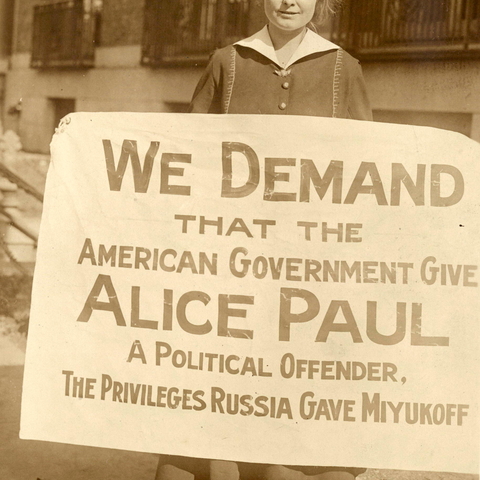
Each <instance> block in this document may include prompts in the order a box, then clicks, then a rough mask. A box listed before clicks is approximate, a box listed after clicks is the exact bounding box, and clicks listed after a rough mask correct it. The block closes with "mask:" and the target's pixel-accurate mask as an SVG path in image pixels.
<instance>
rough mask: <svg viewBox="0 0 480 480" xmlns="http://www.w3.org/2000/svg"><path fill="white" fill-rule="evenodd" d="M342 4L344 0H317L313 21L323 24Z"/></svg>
mask: <svg viewBox="0 0 480 480" xmlns="http://www.w3.org/2000/svg"><path fill="white" fill-rule="evenodd" d="M341 4H342V0H317V4H316V5H315V14H314V15H313V18H312V22H313V23H317V24H322V23H324V22H325V21H326V20H328V18H329V17H330V16H331V15H334V14H335V13H336V12H337V10H338V9H339V7H340V6H341Z"/></svg>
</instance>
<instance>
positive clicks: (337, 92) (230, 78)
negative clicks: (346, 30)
mask: <svg viewBox="0 0 480 480" xmlns="http://www.w3.org/2000/svg"><path fill="white" fill-rule="evenodd" d="M335 3H338V0H264V8H265V13H266V16H267V19H268V24H267V25H266V26H265V27H264V28H263V29H262V30H260V31H259V32H257V33H256V34H254V35H252V36H251V37H249V38H246V39H244V40H240V41H239V42H237V43H235V44H234V45H230V46H227V47H225V48H222V49H219V50H217V51H216V52H215V53H214V54H213V56H212V58H211V60H210V62H209V64H208V67H207V69H206V71H205V73H204V74H203V76H202V78H201V79H200V81H199V83H198V85H197V88H196V90H195V93H194V95H193V99H192V103H191V105H190V111H191V112H193V113H254V114H280V115H313V116H320V117H339V118H353V119H358V120H371V110H370V105H369V102H368V99H367V95H366V90H365V84H364V81H363V76H362V71H361V68H360V65H359V63H358V61H357V60H355V59H354V58H353V57H351V56H350V55H349V54H348V53H346V52H345V51H343V50H342V49H341V48H340V47H338V46H337V45H335V44H333V43H332V42H330V41H328V40H326V39H324V38H322V37H320V36H319V35H317V34H316V33H315V32H314V31H313V30H312V28H314V26H313V23H312V20H315V21H319V20H325V18H326V17H327V16H328V14H329V13H332V12H333V8H334V6H335ZM309 27H310V28H309Z"/></svg>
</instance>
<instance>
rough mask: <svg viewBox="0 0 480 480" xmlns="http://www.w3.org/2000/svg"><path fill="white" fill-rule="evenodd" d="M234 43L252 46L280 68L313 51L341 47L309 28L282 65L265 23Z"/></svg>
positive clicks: (286, 66) (320, 51) (325, 50)
mask: <svg viewBox="0 0 480 480" xmlns="http://www.w3.org/2000/svg"><path fill="white" fill-rule="evenodd" d="M234 45H241V46H242V47H247V48H251V49H253V50H255V51H257V52H258V53H260V54H262V55H263V56H264V57H267V58H268V59H269V60H271V61H272V62H274V63H275V64H276V65H278V66H279V67H280V68H288V67H290V66H291V65H292V64H294V63H295V62H297V61H298V60H300V59H301V58H303V57H306V56H308V55H311V54H312V53H322V52H327V51H329V50H338V49H339V48H340V47H339V46H338V45H335V44H334V43H332V42H330V41H329V40H327V39H325V38H323V37H321V36H320V35H317V34H316V33H315V32H313V31H312V30H310V29H309V28H307V31H306V33H305V36H304V37H303V39H302V41H301V43H300V45H299V46H298V48H297V50H296V51H295V53H294V54H293V55H292V57H291V58H290V60H289V61H288V63H287V65H285V66H282V65H281V64H280V62H279V61H278V58H277V54H276V52H275V49H274V48H273V44H272V39H271V38H270V34H269V33H268V27H267V25H265V26H264V27H263V28H262V29H261V30H260V31H259V32H257V33H254V34H253V35H252V36H251V37H248V38H245V39H243V40H239V41H238V42H236V43H235V44H234Z"/></svg>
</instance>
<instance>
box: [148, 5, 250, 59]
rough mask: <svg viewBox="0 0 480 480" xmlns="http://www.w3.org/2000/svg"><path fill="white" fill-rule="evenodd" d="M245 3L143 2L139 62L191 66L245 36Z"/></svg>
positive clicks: (246, 12) (246, 20) (246, 14)
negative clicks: (142, 28)
mask: <svg viewBox="0 0 480 480" xmlns="http://www.w3.org/2000/svg"><path fill="white" fill-rule="evenodd" d="M249 7H250V2H249V0H146V2H145V30H144V41H143V55H142V63H143V64H145V65H152V66H155V65H162V64H172V63H190V64H195V63H198V62H203V61H206V60H207V59H208V56H209V54H210V53H211V52H212V51H213V50H214V49H215V48H218V47H221V46H224V45H227V44H229V43H232V42H234V41H236V40H239V39H240V38H243V37H245V36H246V35H247V29H248V16H249Z"/></svg>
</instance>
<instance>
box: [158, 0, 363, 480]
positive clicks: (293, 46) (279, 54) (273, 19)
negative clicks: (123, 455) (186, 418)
mask: <svg viewBox="0 0 480 480" xmlns="http://www.w3.org/2000/svg"><path fill="white" fill-rule="evenodd" d="M337 1H338V0H264V7H265V13H266V15H267V18H268V25H267V26H265V27H264V28H263V29H262V30H260V32H258V33H256V34H255V35H252V36H251V37H249V38H247V39H245V40H241V41H239V42H237V43H235V44H234V45H230V46H228V47H225V48H222V49H220V50H217V51H216V52H215V53H214V54H213V56H212V58H211V60H210V62H209V65H208V67H207V69H206V71H205V73H204V74H203V76H202V78H201V79H200V82H199V83H198V86H197V88H196V90H195V93H194V95H193V99H192V103H191V105H190V111H191V112H193V113H253V114H283V115H312V116H321V117H340V118H353V119H359V120H370V119H371V111H370V106H369V103H368V99H367V95H366V91H365V85H364V82H363V77H362V72H361V69H360V66H359V64H358V62H357V61H356V60H355V59H354V58H353V57H351V56H350V55H348V54H347V53H346V52H344V51H343V50H341V49H340V47H338V46H337V45H335V44H333V43H331V42H329V41H328V40H325V39H324V38H322V37H320V36H319V35H317V34H316V33H314V32H313V31H312V30H311V29H310V28H308V27H307V26H308V25H312V24H311V22H312V20H313V19H315V20H318V19H320V18H323V19H325V17H326V16H327V15H328V14H329V13H332V12H333V6H334V3H336V2H337ZM172 466H173V467H174V470H173V471H172V469H171V467H172ZM176 469H180V470H183V471H184V472H190V473H191V474H193V475H194V476H195V479H196V480H207V479H212V478H215V479H216V478H219V479H220V478H222V479H224V480H230V479H233V478H236V477H238V475H239V476H240V478H241V479H242V480H270V479H271V480H274V479H275V480H298V479H299V478H301V477H302V475H301V474H299V472H302V473H304V474H305V475H315V476H316V478H318V479H319V480H352V479H353V478H355V477H356V476H357V475H359V474H360V473H363V472H364V471H365V469H359V468H343V467H300V466H288V467H287V466H279V465H277V466H272V465H261V464H251V463H240V462H239V463H236V464H235V463H233V462H219V461H210V460H206V459H190V458H185V457H177V456H163V457H161V459H160V462H159V468H158V471H157V480H167V479H169V480H170V479H180V478H185V479H186V478H187V476H185V477H182V474H181V473H180V472H178V470H176Z"/></svg>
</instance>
